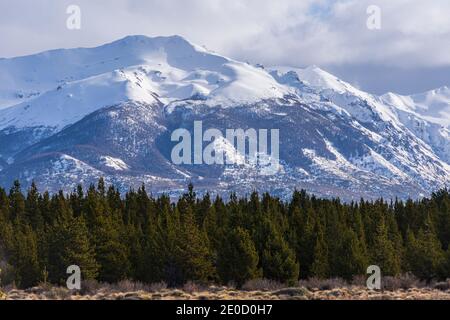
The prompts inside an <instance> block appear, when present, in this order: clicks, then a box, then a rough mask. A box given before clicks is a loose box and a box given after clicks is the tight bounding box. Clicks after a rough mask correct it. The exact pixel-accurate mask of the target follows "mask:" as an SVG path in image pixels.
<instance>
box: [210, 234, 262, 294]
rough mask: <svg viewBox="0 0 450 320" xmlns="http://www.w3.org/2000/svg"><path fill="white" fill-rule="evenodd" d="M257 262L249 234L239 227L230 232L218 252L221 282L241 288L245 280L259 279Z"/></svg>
mask: <svg viewBox="0 0 450 320" xmlns="http://www.w3.org/2000/svg"><path fill="white" fill-rule="evenodd" d="M258 262H259V258H258V253H257V252H256V248H255V245H254V243H253V240H252V238H251V237H250V235H249V233H248V232H247V231H246V230H244V229H242V228H239V227H238V228H236V229H232V230H230V231H229V233H228V234H227V235H226V236H225V238H224V241H222V242H221V245H220V248H219V252H218V261H217V270H218V272H219V276H220V279H221V281H222V282H223V283H225V284H227V283H229V282H235V283H236V284H237V285H238V286H242V285H243V284H244V283H245V282H246V281H247V280H251V279H255V278H259V277H261V270H259V269H258Z"/></svg>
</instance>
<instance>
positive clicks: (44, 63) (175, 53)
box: [0, 36, 450, 198]
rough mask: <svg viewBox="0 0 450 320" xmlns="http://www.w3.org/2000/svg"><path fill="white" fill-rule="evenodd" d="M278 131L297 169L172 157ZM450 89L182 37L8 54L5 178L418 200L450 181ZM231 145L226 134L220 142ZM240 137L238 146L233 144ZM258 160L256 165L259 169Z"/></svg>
mask: <svg viewBox="0 0 450 320" xmlns="http://www.w3.org/2000/svg"><path fill="white" fill-rule="evenodd" d="M196 120H202V121H203V122H204V123H206V125H207V126H208V127H212V128H219V129H226V128H256V129H258V128H264V129H270V128H278V129H280V136H281V137H280V139H281V141H280V143H281V145H280V152H281V154H280V157H281V159H280V160H281V165H282V168H283V171H282V172H281V173H280V174H279V175H277V176H274V177H267V176H264V175H261V174H260V173H258V172H259V171H258V170H256V169H255V168H252V167H251V166H245V167H241V168H239V167H232V166H231V167H230V166H226V167H223V168H220V167H215V166H213V167H211V166H200V167H189V166H175V165H173V164H172V163H171V161H170V148H171V146H173V143H172V142H171V141H170V132H171V130H173V129H176V128H179V127H183V128H187V129H188V130H192V123H193V121H196ZM449 130H450V90H449V89H448V88H447V87H442V88H439V89H436V90H432V91H429V92H426V93H422V94H417V95H411V96H401V95H397V94H394V93H388V94H386V95H383V96H376V95H373V94H370V93H366V92H364V91H362V90H360V89H357V88H355V87H354V86H352V85H350V84H349V83H346V82H345V81H342V80H341V79H339V78H337V77H335V76H334V75H332V74H330V73H328V72H326V71H324V70H322V69H320V68H319V67H316V66H311V67H308V68H305V69H300V68H288V67H274V68H268V69H265V68H264V67H263V66H261V65H255V66H253V65H250V64H248V63H243V62H239V61H235V60H233V59H230V58H227V57H224V56H220V55H218V54H216V53H213V52H210V51H208V50H206V49H204V48H202V47H199V46H197V45H194V44H191V43H189V42H188V41H187V40H185V39H183V38H181V37H179V36H172V37H156V38H148V37H145V36H129V37H126V38H124V39H121V40H118V41H115V42H112V43H110V44H106V45H103V46H100V47H96V48H79V49H63V50H52V51H48V52H43V53H39V54H36V55H32V56H27V57H18V58H12V59H0V139H1V141H3V144H2V145H1V146H0V167H1V169H2V170H1V171H0V183H2V184H4V185H8V184H10V183H11V181H10V180H11V179H16V178H20V179H21V180H25V182H26V183H30V182H31V181H32V180H36V181H37V182H38V183H39V184H40V185H42V186H43V187H46V188H49V189H58V188H61V186H67V187H68V188H72V187H74V186H75V185H76V183H79V182H81V183H84V184H87V183H90V182H93V181H95V180H96V179H97V178H98V176H100V175H103V176H105V177H106V178H107V179H108V180H109V181H111V182H115V183H117V184H120V185H121V186H123V188H124V189H127V188H128V187H130V186H133V185H138V184H140V183H142V182H144V183H150V184H152V186H153V187H154V189H155V191H157V192H158V191H167V190H172V191H173V192H175V193H176V191H175V190H182V189H183V188H184V187H185V185H186V183H187V181H195V182H196V185H197V186H199V187H200V188H203V189H204V190H209V189H212V188H214V189H215V190H218V192H221V191H224V192H225V191H226V190H234V191H239V192H244V193H245V192H249V191H251V189H252V188H261V186H264V188H267V190H268V191H272V192H276V193H279V194H280V195H283V196H284V195H288V194H289V192H290V191H292V189H293V188H306V189H308V190H310V191H311V192H315V193H317V194H320V195H325V196H341V197H344V198H359V197H360V196H366V197H369V198H370V197H378V196H384V197H388V198H390V197H394V196H399V197H417V196H421V195H425V194H428V193H430V192H431V191H433V190H434V189H436V188H439V187H444V186H447V185H448V184H449V183H450V131H449ZM217 145H218V146H222V145H224V144H220V143H217ZM225 147H226V148H229V146H224V148H225ZM255 170H256V171H255Z"/></svg>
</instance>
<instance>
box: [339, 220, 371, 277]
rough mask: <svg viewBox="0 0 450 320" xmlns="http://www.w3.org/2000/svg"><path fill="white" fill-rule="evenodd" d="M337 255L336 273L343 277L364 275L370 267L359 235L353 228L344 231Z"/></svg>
mask: <svg viewBox="0 0 450 320" xmlns="http://www.w3.org/2000/svg"><path fill="white" fill-rule="evenodd" d="M336 256H337V257H338V258H337V259H336V261H335V266H334V275H336V276H338V277H341V278H343V279H346V280H351V279H352V278H353V277H354V276H357V275H362V274H364V273H365V271H366V268H367V267H368V263H367V260H366V259H365V256H364V252H363V251H362V246H361V244H360V243H359V240H358V237H357V235H356V233H355V232H354V231H353V230H351V229H348V230H346V231H344V233H343V235H342V238H341V241H340V245H339V248H338V249H337V251H336Z"/></svg>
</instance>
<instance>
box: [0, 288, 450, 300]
mask: <svg viewBox="0 0 450 320" xmlns="http://www.w3.org/2000/svg"><path fill="white" fill-rule="evenodd" d="M1 299H3V300H450V290H449V289H445V290H439V289H435V288H410V289H399V290H395V291H371V290H367V289H366V288H364V287H357V286H354V287H348V288H335V289H330V290H319V289H306V288H302V287H300V288H285V289H277V290H272V291H260V290H255V291H242V290H236V289H231V288H227V287H215V286H212V287H209V288H205V289H201V290H196V291H191V290H186V289H183V290H181V289H159V290H157V291H154V292H150V291H146V290H138V291H130V292H122V291H118V290H115V289H111V288H108V287H105V288H99V289H96V290H95V292H89V293H82V292H81V293H80V292H79V293H73V292H70V291H69V290H67V289H66V288H58V287H52V288H42V287H36V288H32V289H28V290H17V289H10V290H3V293H0V300H1Z"/></svg>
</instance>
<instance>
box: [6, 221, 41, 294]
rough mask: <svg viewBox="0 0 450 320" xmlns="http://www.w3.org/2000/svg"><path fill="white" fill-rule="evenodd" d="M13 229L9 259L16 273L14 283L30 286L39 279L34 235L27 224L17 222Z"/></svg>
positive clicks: (23, 286) (21, 286)
mask: <svg viewBox="0 0 450 320" xmlns="http://www.w3.org/2000/svg"><path fill="white" fill-rule="evenodd" d="M15 229H16V230H15V238H14V249H13V254H12V257H11V261H12V265H13V266H14V270H15V274H16V276H15V280H16V284H17V285H18V286H19V287H20V288H30V287H32V286H34V285H36V284H38V282H39V280H40V267H39V261H38V248H37V239H36V235H35V234H34V232H33V230H32V229H31V227H30V226H27V225H23V224H19V225H17V226H16V228H15Z"/></svg>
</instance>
